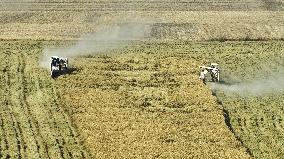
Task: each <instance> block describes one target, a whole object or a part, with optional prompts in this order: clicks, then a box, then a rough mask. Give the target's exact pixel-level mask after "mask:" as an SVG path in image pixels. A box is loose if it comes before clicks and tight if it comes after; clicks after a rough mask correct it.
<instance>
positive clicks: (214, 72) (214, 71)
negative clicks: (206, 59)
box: [199, 63, 220, 82]
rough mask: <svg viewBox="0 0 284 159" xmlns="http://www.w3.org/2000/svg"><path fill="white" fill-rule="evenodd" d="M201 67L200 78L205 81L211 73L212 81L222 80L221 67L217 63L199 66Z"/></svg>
mask: <svg viewBox="0 0 284 159" xmlns="http://www.w3.org/2000/svg"><path fill="white" fill-rule="evenodd" d="M199 68H200V69H201V72H200V76H199V79H201V80H203V82H205V78H206V74H207V73H209V74H210V75H211V79H212V82H220V69H219V65H218V64H217V63H210V65H209V66H199Z"/></svg>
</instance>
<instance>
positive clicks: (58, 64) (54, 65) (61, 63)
mask: <svg viewBox="0 0 284 159" xmlns="http://www.w3.org/2000/svg"><path fill="white" fill-rule="evenodd" d="M67 69H68V59H67V58H60V57H57V56H52V57H51V58H50V75H51V77H55V76H56V75H60V74H61V71H63V70H67Z"/></svg>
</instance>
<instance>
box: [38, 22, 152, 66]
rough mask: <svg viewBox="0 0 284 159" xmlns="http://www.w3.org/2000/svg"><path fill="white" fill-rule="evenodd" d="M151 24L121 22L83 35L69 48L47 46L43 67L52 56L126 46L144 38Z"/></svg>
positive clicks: (44, 52)
mask: <svg viewBox="0 0 284 159" xmlns="http://www.w3.org/2000/svg"><path fill="white" fill-rule="evenodd" d="M150 30H151V29H150V25H144V24H137V23H135V24H120V25H113V26H110V27H108V28H107V29H104V30H101V31H98V32H95V33H92V34H88V35H85V36H82V37H81V38H80V40H79V41H77V42H76V44H75V45H73V46H71V47H67V48H45V49H44V51H43V56H42V58H41V61H40V65H41V67H44V68H49V65H50V64H49V62H50V61H49V60H50V57H51V56H59V57H65V58H72V57H76V56H82V55H94V54H97V53H99V52H102V51H109V50H113V49H117V48H121V47H123V46H125V45H126V44H127V43H129V42H130V41H133V40H144V39H146V38H147V37H148V36H149V34H150Z"/></svg>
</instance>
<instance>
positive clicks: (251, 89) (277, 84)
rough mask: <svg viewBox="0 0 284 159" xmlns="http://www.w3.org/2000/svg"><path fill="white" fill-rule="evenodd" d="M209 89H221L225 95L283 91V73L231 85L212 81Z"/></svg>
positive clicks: (253, 94) (264, 93) (268, 93)
mask: <svg viewBox="0 0 284 159" xmlns="http://www.w3.org/2000/svg"><path fill="white" fill-rule="evenodd" d="M211 89H212V90H214V91H216V90H217V91H222V92H224V93H225V94H226V95H234V94H237V95H239V96H242V97H245V96H265V95H275V94H281V93H284V74H283V73H282V74H279V75H277V76H274V77H273V78H269V79H260V80H254V81H251V82H243V83H237V84H232V85H226V84H218V83H212V85H211Z"/></svg>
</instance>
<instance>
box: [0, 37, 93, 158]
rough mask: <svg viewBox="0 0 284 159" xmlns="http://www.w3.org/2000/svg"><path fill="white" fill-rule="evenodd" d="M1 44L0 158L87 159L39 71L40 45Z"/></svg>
mask: <svg viewBox="0 0 284 159" xmlns="http://www.w3.org/2000/svg"><path fill="white" fill-rule="evenodd" d="M0 44H1V47H0V49H1V54H0V59H1V60H0V61H1V71H0V77H1V80H0V81H1V90H0V96H1V101H0V102H1V107H0V110H1V114H0V125H1V129H0V136H1V138H0V156H1V158H89V157H88V153H87V151H86V150H85V148H84V146H83V145H82V141H83V140H81V139H80V138H79V137H78V136H79V135H78V134H77V132H76V129H75V127H74V125H73V123H72V122H71V119H70V117H69V116H68V114H67V113H66V112H65V110H64V107H62V106H61V100H60V99H59V98H58V92H57V91H56V90H55V87H54V83H53V82H52V81H51V80H50V77H48V76H46V73H45V72H46V71H44V70H42V69H40V68H39V67H38V58H39V55H40V53H41V51H42V48H40V43H39V42H28V41H27V42H26V41H1V42H0Z"/></svg>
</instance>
